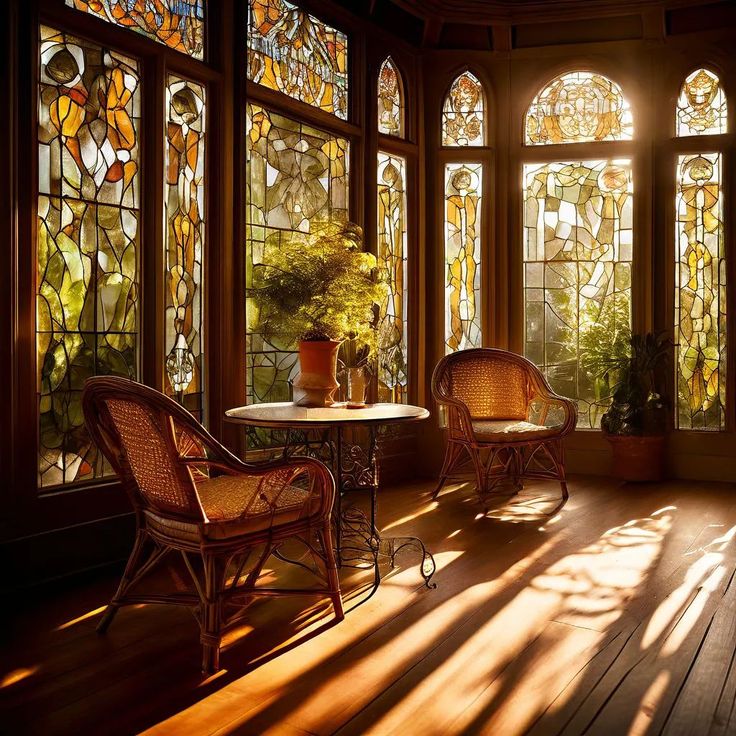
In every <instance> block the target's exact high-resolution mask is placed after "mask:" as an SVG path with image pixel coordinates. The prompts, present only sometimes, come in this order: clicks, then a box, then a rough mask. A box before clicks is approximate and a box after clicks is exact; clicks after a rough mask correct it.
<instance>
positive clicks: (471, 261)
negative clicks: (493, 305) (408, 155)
mask: <svg viewBox="0 0 736 736" xmlns="http://www.w3.org/2000/svg"><path fill="white" fill-rule="evenodd" d="M482 196H483V164H480V163H462V164H447V165H446V166H445V352H446V353H451V352H453V351H454V350H464V349H465V348H477V347H480V345H481V269H480V233H481V203H482Z"/></svg>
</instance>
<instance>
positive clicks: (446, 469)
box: [432, 440, 463, 501]
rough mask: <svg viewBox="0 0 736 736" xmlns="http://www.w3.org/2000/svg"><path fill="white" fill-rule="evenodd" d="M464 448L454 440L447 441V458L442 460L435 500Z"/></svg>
mask: <svg viewBox="0 0 736 736" xmlns="http://www.w3.org/2000/svg"><path fill="white" fill-rule="evenodd" d="M462 450H463V448H462V445H459V444H458V443H457V442H453V441H452V440H448V441H447V448H446V449H445V459H444V461H443V462H442V470H441V471H440V477H439V482H438V483H437V487H436V488H435V489H434V491H433V492H432V500H433V501H434V500H436V499H437V496H439V495H440V491H441V490H442V487H443V486H444V485H445V483H446V482H447V478H448V477H449V475H450V473H451V472H452V470H453V468H454V467H455V463H456V462H457V459H458V457H459V456H460V454H461V453H462Z"/></svg>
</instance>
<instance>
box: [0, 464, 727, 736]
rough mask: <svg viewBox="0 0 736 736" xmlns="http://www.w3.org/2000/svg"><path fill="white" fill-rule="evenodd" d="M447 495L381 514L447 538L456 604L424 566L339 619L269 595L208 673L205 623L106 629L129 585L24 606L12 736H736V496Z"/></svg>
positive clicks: (136, 620)
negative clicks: (487, 503)
mask: <svg viewBox="0 0 736 736" xmlns="http://www.w3.org/2000/svg"><path fill="white" fill-rule="evenodd" d="M430 491H431V484H429V483H412V484H406V485H403V486H401V487H398V488H394V489H388V490H386V491H382V493H381V497H380V509H379V520H380V523H381V526H382V527H383V528H384V529H386V530H387V533H388V534H395V535H405V534H416V535H418V536H420V537H422V538H423V539H424V540H425V542H427V544H428V546H429V547H430V548H431V549H432V551H433V552H434V553H435V555H436V558H437V562H438V572H437V575H436V581H437V586H438V587H437V588H436V589H434V590H428V589H427V588H425V587H424V586H423V585H422V581H421V577H420V576H419V574H418V569H417V563H418V560H417V557H416V556H415V555H413V554H412V553H411V552H410V551H406V552H404V553H402V554H401V556H400V558H399V561H398V562H399V564H398V567H397V569H396V570H394V571H388V570H386V571H385V572H387V573H388V574H387V576H386V578H385V580H384V582H383V583H382V585H381V586H380V588H379V589H378V590H377V591H376V592H375V593H374V594H373V595H372V596H369V589H367V588H366V586H365V584H366V578H367V576H366V574H365V573H361V572H355V571H350V570H344V571H343V572H342V574H341V579H342V582H343V587H344V592H345V597H346V610H347V611H348V613H347V616H346V618H345V620H344V621H343V622H341V623H340V624H337V625H334V624H333V622H332V620H331V615H330V610H329V606H328V605H327V604H326V603H325V602H321V601H320V602H314V601H313V600H311V599H309V598H304V599H298V598H294V599H282V600H276V601H273V600H262V601H256V602H254V603H253V605H252V606H251V608H250V610H249V617H248V619H247V620H246V621H245V622H244V624H243V626H242V627H240V629H238V630H237V631H235V632H233V633H232V634H230V635H229V636H228V638H227V640H226V647H225V651H224V653H223V657H222V664H223V669H222V671H221V672H219V673H218V674H217V675H215V676H213V677H211V678H208V679H203V678H202V676H201V675H200V674H199V671H198V665H199V646H198V632H197V627H196V624H195V622H194V619H193V618H192V617H191V615H190V614H189V613H188V612H186V611H185V610H180V609H170V608H161V607H152V606H140V607H136V608H131V609H129V610H124V611H122V612H121V613H120V614H119V615H118V618H117V619H116V620H115V622H114V624H113V626H112V627H111V629H110V631H109V633H108V634H107V635H106V636H103V637H100V636H97V635H96V634H95V632H94V627H95V624H96V621H97V619H98V616H99V613H96V611H97V609H99V608H100V607H102V606H103V605H104V604H105V602H106V600H107V599H108V597H109V595H110V594H111V593H112V591H113V590H114V587H115V584H116V580H115V577H114V576H113V575H110V574H107V575H101V576H100V578H99V579H98V580H96V581H94V582H88V583H86V584H85V585H83V586H81V587H80V586H77V587H75V588H72V589H70V590H69V591H67V592H64V593H55V594H53V595H51V596H49V598H48V600H43V599H40V600H39V599H36V600H35V601H34V602H33V603H32V604H28V605H25V606H21V607H20V608H18V609H17V610H16V611H15V613H16V616H15V620H14V621H13V622H12V625H11V626H10V628H9V629H8V630H9V631H10V633H11V639H10V641H9V642H8V644H7V646H5V647H4V650H5V651H4V653H3V661H2V669H1V670H0V708H1V709H2V712H0V724H2V725H0V732H2V733H5V732H7V733H12V734H24V733H33V734H81V733H106V734H131V733H141V732H146V733H150V734H155V735H156V736H159V735H161V734H176V735H177V736H180V735H181V736H187V735H188V734H191V735H192V736H199V735H200V734H219V735H221V736H224V735H225V734H235V733H239V734H294V735H296V736H304V735H305V734H333V733H339V734H342V735H343V736H347V735H349V734H378V735H380V736H383V735H384V734H385V735H388V734H394V733H395V734H402V735H405V734H410V735H414V734H419V735H421V736H423V735H424V734H427V735H428V736H434V735H435V734H437V736H439V735H440V734H443V735H445V734H493V735H494V736H495V735H499V734H500V735H502V736H507V734H508V735H513V734H533V735H534V736H546V735H547V734H550V735H551V734H567V735H571V734H583V733H590V734H607V735H608V734H612V735H616V734H666V735H667V736H681V735H683V734H711V735H712V736H724V735H725V734H736V713H735V712H734V706H733V704H734V698H735V697H736V493H734V491H736V488H735V487H734V486H733V485H727V484H707V483H695V482H684V481H683V482H668V483H662V484H647V485H642V486H625V485H619V484H618V483H616V482H615V481H612V480H608V479H601V478H592V477H579V478H574V479H573V480H572V482H571V499H570V502H569V503H568V504H567V505H566V506H565V507H564V508H563V509H562V510H561V511H559V513H558V514H556V515H555V516H554V517H553V518H550V517H549V516H547V515H545V514H544V513H542V512H543V511H545V510H549V509H551V508H553V506H554V501H555V499H556V489H555V488H554V486H552V485H545V484H538V485H532V486H530V487H529V488H527V489H524V491H523V492H522V493H521V494H520V495H519V496H517V497H513V498H506V499H499V501H498V503H497V504H496V505H495V506H494V508H492V509H491V510H490V511H489V512H488V513H487V514H485V515H484V514H482V513H481V510H480V507H479V506H478V505H477V504H476V503H475V501H474V498H473V494H472V490H471V489H470V488H469V487H468V486H452V487H450V488H449V489H447V491H446V492H445V493H443V495H442V496H441V497H440V499H439V500H438V501H437V502H432V501H431V499H430ZM280 564H281V563H277V564H274V566H273V568H272V571H273V574H274V575H276V576H279V577H282V576H284V575H292V574H294V573H292V572H290V571H286V570H283V569H281V567H280ZM153 582H154V583H157V581H153Z"/></svg>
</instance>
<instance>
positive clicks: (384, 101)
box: [378, 56, 404, 138]
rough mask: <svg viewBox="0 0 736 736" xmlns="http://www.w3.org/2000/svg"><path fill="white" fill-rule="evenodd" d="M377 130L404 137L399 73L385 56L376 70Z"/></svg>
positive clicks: (391, 61)
mask: <svg viewBox="0 0 736 736" xmlns="http://www.w3.org/2000/svg"><path fill="white" fill-rule="evenodd" d="M378 131H379V132H380V133H386V135H395V136H399V137H400V138H403V137H404V93H403V89H402V85H401V75H400V74H399V70H398V69H397V68H396V65H395V64H394V62H393V59H392V58H391V57H390V56H389V57H387V58H386V59H385V60H384V62H383V64H381V69H380V70H379V72H378Z"/></svg>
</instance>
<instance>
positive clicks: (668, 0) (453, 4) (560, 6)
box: [391, 0, 713, 25]
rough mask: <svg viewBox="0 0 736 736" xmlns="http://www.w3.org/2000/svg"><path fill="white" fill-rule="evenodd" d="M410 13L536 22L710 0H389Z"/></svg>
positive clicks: (483, 20)
mask: <svg viewBox="0 0 736 736" xmlns="http://www.w3.org/2000/svg"><path fill="white" fill-rule="evenodd" d="M391 1H392V2H393V3H394V4H395V5H398V6H399V7H401V8H403V9H404V10H406V11H408V12H409V13H411V14H412V15H415V16H417V17H419V18H423V19H431V20H434V21H440V22H442V23H482V24H484V25H496V24H500V23H539V22H540V21H559V20H567V19H571V18H574V19H588V18H600V17H606V16H611V15H627V14H631V13H638V12H641V11H642V10H647V9H651V8H663V9H670V8H677V7H687V6H694V5H707V4H709V3H712V2H713V0H391Z"/></svg>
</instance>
